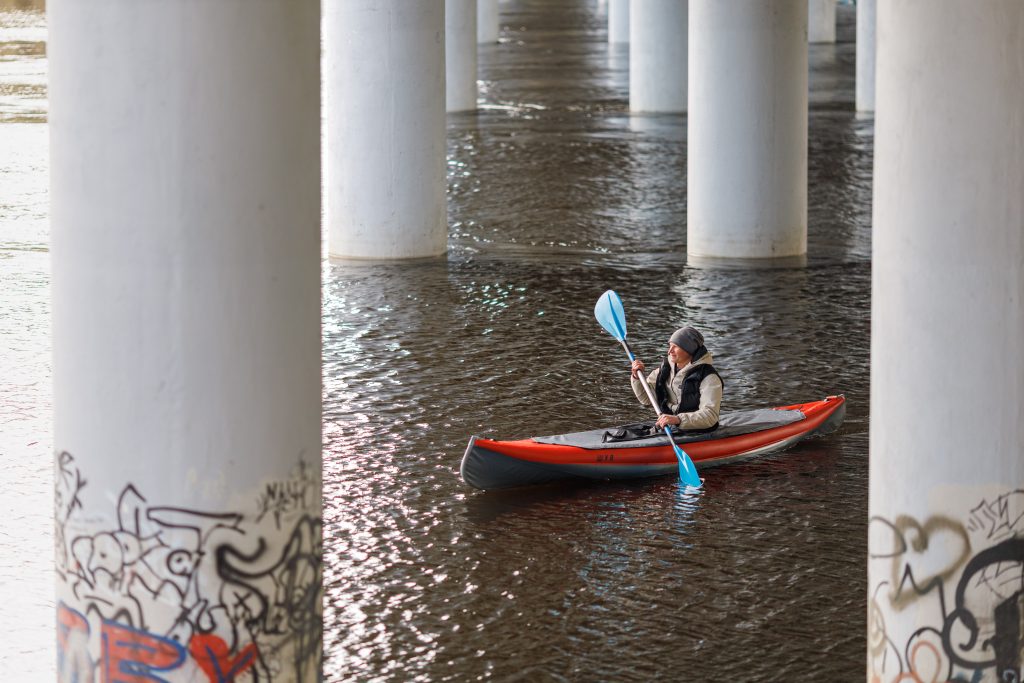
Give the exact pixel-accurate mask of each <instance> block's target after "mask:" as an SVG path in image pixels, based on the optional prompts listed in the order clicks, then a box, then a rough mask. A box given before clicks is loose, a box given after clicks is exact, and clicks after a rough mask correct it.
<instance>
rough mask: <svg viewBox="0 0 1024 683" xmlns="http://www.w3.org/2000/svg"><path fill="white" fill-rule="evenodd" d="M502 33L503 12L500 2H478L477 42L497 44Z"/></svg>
mask: <svg viewBox="0 0 1024 683" xmlns="http://www.w3.org/2000/svg"><path fill="white" fill-rule="evenodd" d="M500 33H501V12H500V10H499V9H498V0H477V6H476V41H477V42H478V43H496V42H498V36H499V34H500Z"/></svg>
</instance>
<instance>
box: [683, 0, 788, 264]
mask: <svg viewBox="0 0 1024 683" xmlns="http://www.w3.org/2000/svg"><path fill="white" fill-rule="evenodd" d="M689 21H690V41H689V42H690V52H689V67H690V70H689V71H690V82H689V88H690V96H689V114H688V117H689V121H688V124H689V131H688V133H687V140H688V145H689V149H688V152H687V167H688V172H687V176H688V181H687V182H688V198H687V252H688V253H689V254H690V255H691V256H697V257H726V258H768V257H788V256H799V255H802V254H804V253H806V251H807V39H806V33H807V4H806V3H804V2H793V1H792V0H729V2H720V1H719V0H690V18H689Z"/></svg>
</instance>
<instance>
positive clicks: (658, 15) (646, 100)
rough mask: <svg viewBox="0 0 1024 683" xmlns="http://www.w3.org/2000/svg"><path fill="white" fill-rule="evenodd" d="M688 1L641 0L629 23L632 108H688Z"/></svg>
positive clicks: (650, 109) (665, 109)
mask: <svg viewBox="0 0 1024 683" xmlns="http://www.w3.org/2000/svg"><path fill="white" fill-rule="evenodd" d="M687 5H688V3H687V0H642V1H638V2H636V3H635V4H634V5H633V7H632V9H631V16H630V22H629V108H630V110H631V111H635V112H685V111H686V81H687V72H686V55H687V12H688V8H687Z"/></svg>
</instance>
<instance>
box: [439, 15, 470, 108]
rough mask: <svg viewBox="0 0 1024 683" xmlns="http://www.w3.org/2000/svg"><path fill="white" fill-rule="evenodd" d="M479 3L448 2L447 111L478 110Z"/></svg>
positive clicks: (446, 37) (445, 27) (445, 28)
mask: <svg viewBox="0 0 1024 683" xmlns="http://www.w3.org/2000/svg"><path fill="white" fill-rule="evenodd" d="M476 44H477V32H476V0H444V55H445V57H444V59H445V108H446V109H447V110H448V111H452V112H455V111H473V110H475V109H476Z"/></svg>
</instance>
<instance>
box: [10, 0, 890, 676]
mask: <svg viewBox="0 0 1024 683" xmlns="http://www.w3.org/2000/svg"><path fill="white" fill-rule="evenodd" d="M40 6H41V3H40V2H38V0H0V283H2V289H0V342H2V346H0V350H2V353H3V356H2V366H0V370H2V373H3V375H2V378H0V424H2V425H3V435H2V440H0V470H2V474H0V477H2V479H0V486H2V489H3V503H2V507H0V512H2V513H3V514H4V515H5V524H4V525H3V527H2V531H0V550H2V551H3V552H0V584H2V585H3V586H4V592H3V600H2V601H0V619H2V621H3V623H4V624H5V625H7V626H8V633H9V635H8V638H7V640H8V642H7V643H5V645H4V646H3V647H4V649H3V651H2V652H3V659H2V662H0V674H3V675H0V679H2V680H49V679H50V678H51V677H52V672H53V657H54V654H53V646H52V641H53V597H52V592H53V591H52V585H53V584H52V566H51V565H52V551H51V548H52V542H51V537H50V534H51V525H52V522H51V517H50V515H51V507H52V504H51V490H52V479H51V474H50V468H51V461H52V455H51V449H52V437H51V434H50V402H51V401H50V398H51V388H50V382H51V378H50V356H49V354H50V340H49V327H50V323H49V268H50V265H49V263H50V261H49V255H48V231H49V227H48V217H47V211H48V207H47V202H48V198H47V182H48V178H47V144H46V140H47V132H46V123H45V119H46V99H45V67H46V62H45V50H44V45H45V42H44V41H45V18H44V16H43V15H42V13H41V12H40ZM501 10H502V31H501V40H500V43H499V44H497V45H493V46H490V45H489V46H482V47H481V52H480V79H481V93H480V97H481V101H482V106H481V110H480V111H479V112H478V113H476V114H460V115H451V116H450V117H449V124H448V178H449V194H448V198H449V224H450V235H451V237H450V242H449V247H450V249H449V253H448V256H447V257H446V258H444V259H440V260H429V261H417V262H412V263H398V264H387V263H343V262H332V261H327V260H325V261H324V263H323V301H324V308H323V370H324V373H323V379H324V418H323V421H324V478H325V492H324V495H325V510H324V515H325V554H326V557H325V562H326V571H325V583H326V585H325V601H326V605H325V624H324V627H325V648H326V676H325V677H326V679H327V680H331V681H341V680H358V681H395V682H398V681H414V680H423V681H442V680H452V681H460V680H494V681H506V680H531V681H533V680H551V681H559V680H574V681H594V680H616V681H619V680H621V681H632V680H636V681H647V680H653V679H656V678H662V679H666V680H701V681H712V680H716V681H717V680H722V681H724V680H729V681H734V680H743V681H763V680H779V681H783V680H784V681H796V680H807V681H812V680H813V681H820V680H828V681H839V680H844V681H845V680H862V679H863V676H864V662H865V631H866V627H865V615H866V602H865V595H866V572H865V567H866V561H865V558H866V528H867V526H866V520H867V450H868V412H869V411H868V361H869V346H870V274H871V263H870V252H871V241H870V239H871V235H870V216H871V211H870V200H871V167H872V138H873V121H872V120H871V119H870V118H861V117H858V116H857V115H855V114H854V111H853V90H854V80H853V79H854V61H855V55H854V44H853V42H852V40H853V31H854V23H855V22H854V16H853V12H852V9H851V8H850V7H848V6H846V5H841V6H840V7H839V41H840V42H839V43H837V44H836V45H812V46H810V62H811V79H810V86H811V93H810V102H811V112H810V118H809V186H808V201H809V207H808V209H809V211H808V213H809V229H808V250H809V253H808V256H807V259H806V263H800V264H789V265H775V266H772V265H766V264H750V263H746V264H718V265H709V264H691V263H687V259H686V256H685V253H686V171H687V169H686V117H685V116H672V115H665V116H631V115H630V114H629V113H628V107H627V102H628V95H627V78H628V48H626V47H625V46H609V45H608V44H607V42H605V26H606V19H605V15H604V11H605V5H604V3H602V2H598V1H597V0H589V1H588V0H574V1H572V2H569V1H568V0H567V1H565V2H559V3H551V2H546V1H545V0H503V1H502V3H501ZM608 288H613V289H615V290H616V291H618V292H619V294H620V295H621V296H622V299H623V301H624V303H625V308H626V313H627V318H628V323H629V336H630V338H631V340H632V342H633V346H634V348H635V350H636V351H637V352H638V354H639V355H640V356H641V357H642V358H644V359H647V360H648V362H649V363H653V362H656V361H657V359H658V357H659V356H660V355H661V354H662V353H663V352H664V350H665V346H666V340H667V337H668V335H669V334H670V333H671V331H672V330H673V329H675V328H676V327H679V326H680V325H682V324H692V325H694V326H696V327H698V328H699V329H701V330H702V331H703V332H704V333H705V336H706V339H707V344H708V347H709V348H710V349H711V351H712V353H713V354H714V357H715V365H716V367H717V368H718V369H719V370H720V372H721V374H722V376H723V377H724V379H725V383H726V391H725V400H724V402H723V410H737V409H744V408H752V407H763V406H770V405H781V404H789V403H797V402H803V401H810V400H816V399H819V398H822V397H824V396H826V395H828V394H835V393H843V394H845V395H846V397H847V399H848V410H847V416H846V421H845V423H844V425H843V427H842V428H841V429H840V430H839V431H838V432H836V433H835V434H832V435H831V436H828V437H826V438H823V439H818V440H813V441H808V442H805V443H803V444H801V445H799V446H797V447H796V448H794V449H792V450H790V451H788V452H786V453H784V454H781V455H777V456H771V457H765V458H762V459H759V460H756V461H752V462H748V463H745V464H738V465H732V466H728V467H723V468H718V469H714V470H709V471H707V472H706V473H705V476H706V484H705V487H704V490H703V491H702V492H700V493H698V494H687V493H685V492H683V491H682V490H681V489H680V487H679V485H678V482H677V481H676V480H675V479H674V478H673V477H665V478H658V479H652V480H648V481H642V482H636V483H628V484H622V483H616V484H609V483H592V484H573V485H553V486H547V487H539V488H533V489H523V490H518V491H509V492H488V493H484V492H479V491H476V490H473V489H470V488H469V487H467V486H466V485H465V484H463V483H462V482H461V480H460V479H459V476H458V466H459V461H460V458H461V456H462V452H463V450H464V449H465V446H466V443H467V441H468V439H469V436H470V435H472V434H477V435H486V436H491V437H500V438H513V437H525V436H530V435H540V434H554V433H560V432H565V431H570V430H578V429H584V428H590V427H595V426H601V425H609V424H618V423H624V422H629V421H636V420H640V419H644V418H646V417H647V413H646V412H645V411H644V409H643V408H642V407H641V406H639V405H638V404H637V403H636V401H635V399H634V398H633V397H632V393H631V391H630V389H629V387H628V363H627V361H626V358H625V356H624V354H623V353H622V350H621V348H620V347H619V346H618V345H617V344H616V343H615V342H614V341H613V340H612V339H611V338H610V337H609V336H608V335H607V334H606V333H604V331H603V330H601V328H600V327H599V326H598V325H597V323H596V322H595V320H594V318H593V306H594V303H595V301H596V300H597V297H598V296H599V295H600V294H601V293H602V292H603V291H604V290H605V289H608ZM12 586H17V589H16V590H15V589H12ZM15 624H17V625H18V626H17V627H12V626H13V625H15ZM11 672H17V675H16V676H14V677H12V674H11Z"/></svg>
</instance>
